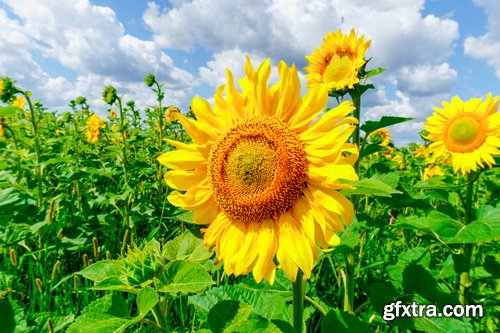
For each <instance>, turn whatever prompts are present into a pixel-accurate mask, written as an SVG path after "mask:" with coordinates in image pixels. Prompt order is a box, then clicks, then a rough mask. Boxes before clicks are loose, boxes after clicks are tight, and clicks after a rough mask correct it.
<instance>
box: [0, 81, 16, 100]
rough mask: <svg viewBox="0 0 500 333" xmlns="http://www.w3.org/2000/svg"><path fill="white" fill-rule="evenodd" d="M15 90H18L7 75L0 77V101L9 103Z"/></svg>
mask: <svg viewBox="0 0 500 333" xmlns="http://www.w3.org/2000/svg"><path fill="white" fill-rule="evenodd" d="M16 92H19V91H18V90H17V89H16V88H15V87H14V82H12V80H11V79H9V78H8V77H4V78H2V79H0V101H2V102H4V103H9V102H10V100H11V99H12V98H13V96H14V94H15V93H16Z"/></svg>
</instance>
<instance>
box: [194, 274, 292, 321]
mask: <svg viewBox="0 0 500 333" xmlns="http://www.w3.org/2000/svg"><path fill="white" fill-rule="evenodd" d="M280 272H281V271H278V272H277V274H276V277H277V278H276V281H275V284H273V285H272V286H270V285H269V284H268V283H265V282H261V283H260V284H257V283H255V281H254V280H253V277H248V278H247V279H245V280H246V283H239V284H236V285H223V286H220V287H214V288H210V289H208V290H207V291H205V292H204V293H202V294H200V295H195V296H190V297H189V298H188V300H189V302H190V303H191V304H193V305H194V306H195V307H196V308H197V309H198V310H199V311H200V313H202V314H206V313H208V312H209V311H210V309H211V308H213V307H214V306H215V304H217V303H218V302H220V301H223V300H232V301H240V302H244V303H246V304H249V305H251V306H252V308H253V309H254V311H255V313H257V314H259V315H261V316H262V317H264V318H267V319H279V320H283V321H286V322H291V320H292V317H291V315H290V313H289V310H291V306H290V305H287V304H286V302H287V299H288V298H290V297H291V295H292V294H291V291H290V289H289V288H290V281H289V280H288V279H286V280H283V281H281V278H279V276H283V275H284V274H281V273H280Z"/></svg>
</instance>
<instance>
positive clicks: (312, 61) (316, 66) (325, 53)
mask: <svg viewBox="0 0 500 333" xmlns="http://www.w3.org/2000/svg"><path fill="white" fill-rule="evenodd" d="M364 38H365V36H364V35H362V36H361V37H359V38H358V36H357V34H356V32H355V31H354V29H351V32H350V33H349V36H347V35H345V34H344V33H343V32H342V31H341V30H340V29H339V30H337V31H336V32H333V33H332V32H328V33H327V34H326V37H325V38H324V39H323V44H321V46H320V47H319V48H316V49H315V50H314V53H313V54H312V55H309V56H306V59H307V62H309V66H308V67H306V68H304V70H305V71H306V72H307V77H306V78H307V86H308V87H309V88H312V87H316V86H319V85H326V87H327V89H328V91H330V90H332V89H335V90H336V89H339V90H340V89H344V88H351V89H352V88H353V87H354V85H355V84H356V83H358V82H359V78H358V71H359V69H360V68H361V67H362V66H363V65H364V64H365V63H366V61H365V52H366V50H367V49H368V47H369V46H370V43H371V40H367V41H365V40H364Z"/></svg>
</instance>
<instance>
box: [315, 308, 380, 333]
mask: <svg viewBox="0 0 500 333" xmlns="http://www.w3.org/2000/svg"><path fill="white" fill-rule="evenodd" d="M330 332H356V333H371V332H373V330H372V329H371V328H370V327H369V326H368V324H367V323H366V322H364V321H362V320H361V319H359V318H356V317H355V316H353V315H352V314H350V313H348V312H344V311H340V310H338V309H334V310H332V311H330V312H328V314H327V315H326V316H325V317H324V318H323V321H322V322H321V333H330Z"/></svg>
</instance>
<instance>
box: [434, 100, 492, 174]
mask: <svg viewBox="0 0 500 333" xmlns="http://www.w3.org/2000/svg"><path fill="white" fill-rule="evenodd" d="M499 98H500V97H499V96H496V97H492V95H491V93H490V94H488V95H487V96H486V100H485V101H484V102H483V101H482V100H481V99H479V98H472V99H470V100H469V101H467V102H463V101H462V100H461V99H460V98H459V97H457V96H455V97H453V98H452V99H451V103H448V102H443V108H434V110H435V111H436V112H434V114H433V115H432V116H430V117H429V118H427V122H426V123H425V124H424V125H425V130H426V131H427V132H429V134H428V136H427V140H429V141H431V142H432V144H431V145H430V146H429V148H428V152H429V153H430V154H432V156H431V157H430V161H431V162H432V163H435V162H436V161H438V160H440V159H444V160H446V159H447V158H449V157H451V159H452V165H453V171H454V172H455V173H456V172H458V171H459V170H460V171H461V172H462V174H464V175H465V174H467V173H469V172H471V171H475V170H477V168H478V166H479V167H481V168H482V167H484V164H487V165H488V166H489V167H491V166H492V165H493V164H495V159H494V157H493V156H494V155H498V154H500V150H499V149H498V147H500V113H499V112H498V101H499Z"/></svg>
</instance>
